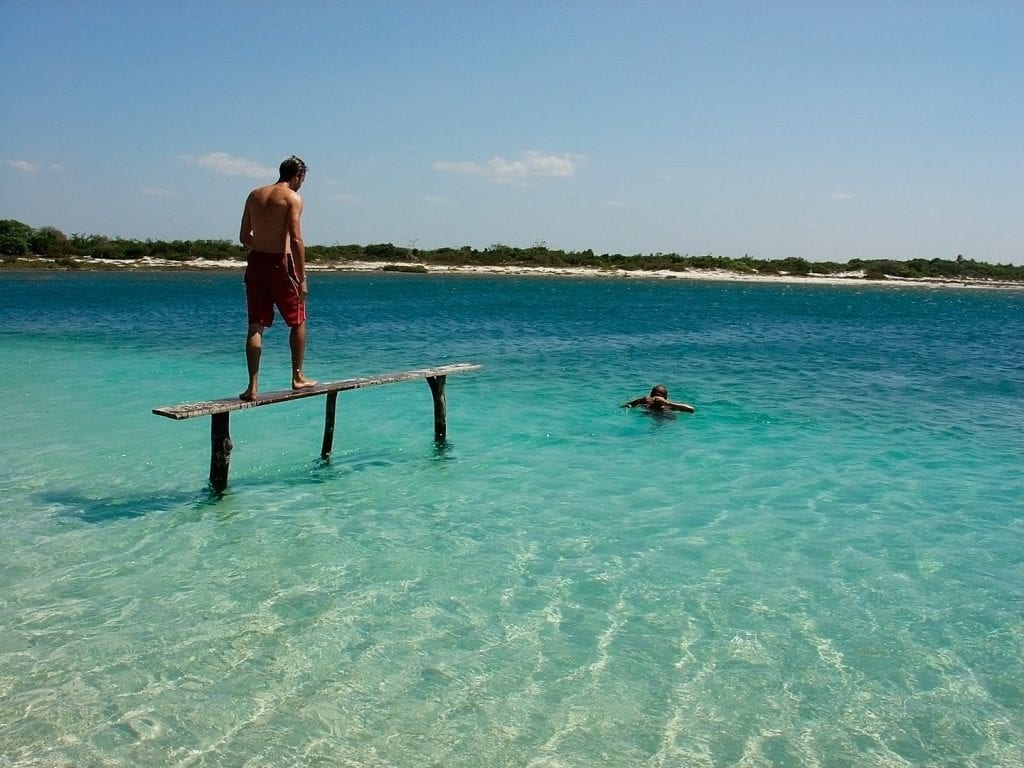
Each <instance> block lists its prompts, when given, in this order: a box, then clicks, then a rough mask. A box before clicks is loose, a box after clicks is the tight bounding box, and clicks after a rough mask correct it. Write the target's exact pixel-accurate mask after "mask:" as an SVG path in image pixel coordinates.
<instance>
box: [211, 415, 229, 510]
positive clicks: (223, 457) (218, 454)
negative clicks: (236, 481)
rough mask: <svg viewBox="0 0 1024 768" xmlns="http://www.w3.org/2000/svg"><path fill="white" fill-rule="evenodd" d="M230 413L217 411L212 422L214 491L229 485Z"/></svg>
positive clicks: (217, 491)
mask: <svg viewBox="0 0 1024 768" xmlns="http://www.w3.org/2000/svg"><path fill="white" fill-rule="evenodd" d="M229 418H230V414H228V413H226V412H225V413H215V414H213V416H212V417H211V422H210V447H211V451H210V486H211V487H212V488H213V492H214V493H223V492H224V489H225V488H227V487H228V465H229V464H230V463H231V448H232V445H231V430H230V426H229Z"/></svg>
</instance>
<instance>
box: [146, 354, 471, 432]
mask: <svg viewBox="0 0 1024 768" xmlns="http://www.w3.org/2000/svg"><path fill="white" fill-rule="evenodd" d="M482 367H483V366H482V365H478V364H476V363H453V364H451V365H441V366H437V367H434V368H419V369H416V370H413V371H400V372H398V373H384V374H380V375H379V376H363V377H360V378H355V379H342V380H341V381H328V382H323V383H320V384H316V385H314V386H312V387H309V388H307V389H300V390H291V389H280V390H276V391H274V392H261V393H259V394H258V395H256V399H255V400H253V401H251V402H246V401H245V400H240V399H238V397H237V396H236V397H226V398H223V399H221V400H205V401H202V402H198V403H182V404H180V405H167V406H162V407H160V408H154V409H153V413H155V414H156V415H157V416H166V417H167V418H169V419H174V420H175V421H180V420H182V419H194V418H196V417H197V416H212V415H214V414H216V413H228V412H230V411H240V410H243V409H246V408H257V407H259V406H261V405H272V404H273V403H283V402H287V401H289V400H298V399H300V398H303V397H313V396H314V395H326V394H328V393H329V392H343V391H346V390H351V389H362V388H364V387H375V386H379V385H381V384H395V383H397V382H400V381H412V380H413V379H431V378H437V377H441V376H449V375H451V374H455V373H469V372H471V371H478V370H480V369H481V368H482Z"/></svg>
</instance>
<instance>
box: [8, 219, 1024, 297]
mask: <svg viewBox="0 0 1024 768" xmlns="http://www.w3.org/2000/svg"><path fill="white" fill-rule="evenodd" d="M32 256H36V257H40V258H42V259H47V260H52V262H53V263H56V264H57V265H58V266H62V267H67V268H75V267H76V266H80V265H78V264H77V262H76V259H82V258H98V259H110V260H114V261H136V260H139V259H144V258H150V259H161V260H166V261H172V262H180V263H181V264H182V265H183V266H187V265H188V262H190V261H198V260H206V261H229V260H239V259H244V258H245V248H244V247H243V246H241V245H239V244H237V243H234V242H232V241H230V240H172V241H166V240H133V239H125V238H119V237H116V238H109V237H105V236H103V235H82V234H73V235H71V236H67V235H65V234H64V233H63V232H61V231H60V230H59V229H57V228H55V227H41V228H39V229H35V228H33V227H30V226H29V225H27V224H23V223H22V222H20V221H15V220H14V219H5V220H0V258H2V259H3V261H4V263H5V264H7V265H8V266H10V265H12V264H14V263H15V262H16V261H17V260H18V259H24V258H30V257H32ZM306 259H307V261H309V262H310V263H313V264H317V263H319V264H332V263H344V262H348V261H373V262H385V263H387V264H391V265H394V266H395V267H396V268H403V271H415V270H416V268H417V267H424V266H426V265H438V266H519V267H587V268H591V269H599V270H602V269H603V270H617V269H622V270H630V271H653V270H668V271H673V272H685V271H687V270H691V269H718V270H724V271H728V272H734V273H747V274H760V275H779V274H789V275H812V274H813V275H838V274H842V273H845V272H853V271H863V273H864V275H865V277H867V278H868V279H875V280H884V279H886V278H887V277H896V278H938V279H947V280H957V279H960V280H963V279H975V280H999V281H1010V282H1024V266H1015V265H1012V264H988V263H986V262H983V261H975V260H974V259H965V258H963V256H957V257H956V258H955V259H940V258H933V259H910V260H908V261H896V260H891V259H851V260H850V261H848V262H846V263H845V264H841V263H838V262H833V261H808V260H806V259H803V258H800V257H789V258H785V259H755V258H753V257H750V256H743V257H742V258H730V257H726V256H715V255H712V254H706V255H690V254H683V255H680V254H678V253H652V254H642V253H638V254H633V255H631V256H627V255H623V254H619V253H615V254H609V253H602V254H600V255H598V254H595V253H594V252H593V251H592V250H590V249H587V250H585V251H563V250H559V249H553V248H548V247H547V246H546V245H545V244H543V243H538V244H536V245H533V246H531V247H529V248H517V247H513V246H509V245H501V244H495V245H491V246H488V247H487V248H484V249H483V250H479V249H476V248H471V247H470V246H468V245H465V246H462V247H461V248H436V249H425V248H415V247H409V248H405V247H402V246H397V245H394V244H392V243H374V244H369V245H310V246H307V248H306Z"/></svg>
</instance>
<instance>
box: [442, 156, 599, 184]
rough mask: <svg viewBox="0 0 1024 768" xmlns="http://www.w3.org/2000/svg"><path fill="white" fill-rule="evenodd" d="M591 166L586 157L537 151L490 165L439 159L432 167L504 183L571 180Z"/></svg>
mask: <svg viewBox="0 0 1024 768" xmlns="http://www.w3.org/2000/svg"><path fill="white" fill-rule="evenodd" d="M586 163H587V157H586V155H575V154H572V153H569V152H566V153H565V154H562V155H542V154H541V153H540V152H537V151H535V150H527V151H526V152H523V153H522V154H521V155H520V156H519V159H517V160H506V159H505V158H503V157H492V158H491V159H490V160H488V161H487V162H486V163H479V162H477V161H475V160H454V161H453V160H438V161H437V162H435V163H434V164H433V166H431V167H432V168H433V169H434V170H435V171H444V172H447V173H461V174H465V175H468V176H482V177H483V178H485V179H488V180H490V181H494V182H498V183H500V184H509V183H524V182H526V181H527V180H528V179H531V178H534V177H538V176H555V177H560V178H569V177H571V176H575V175H576V172H577V171H578V170H579V169H580V168H582V167H583V166H584V165H586Z"/></svg>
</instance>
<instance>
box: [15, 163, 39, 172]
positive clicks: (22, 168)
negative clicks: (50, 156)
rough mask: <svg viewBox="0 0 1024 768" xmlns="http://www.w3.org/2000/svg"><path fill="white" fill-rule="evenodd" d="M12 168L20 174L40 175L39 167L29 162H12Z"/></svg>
mask: <svg viewBox="0 0 1024 768" xmlns="http://www.w3.org/2000/svg"><path fill="white" fill-rule="evenodd" d="M10 165H11V168H13V169H14V170H16V171H18V173H38V172H39V165H38V164H36V163H30V162H29V161H28V160H11V161H10Z"/></svg>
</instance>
